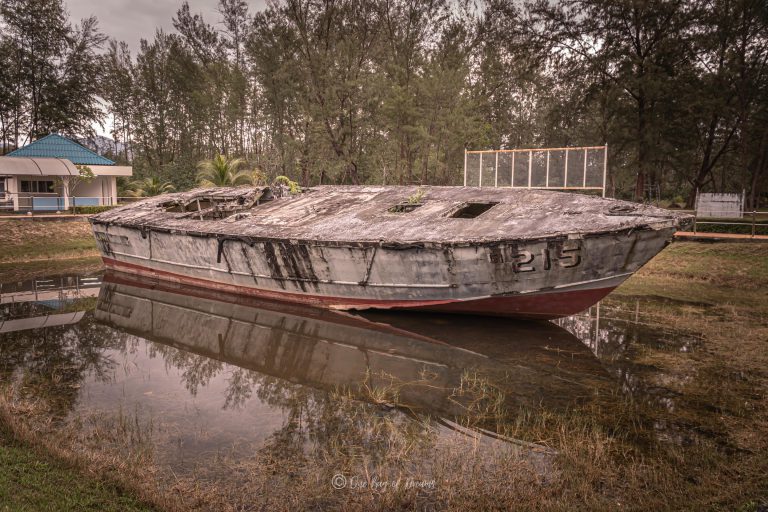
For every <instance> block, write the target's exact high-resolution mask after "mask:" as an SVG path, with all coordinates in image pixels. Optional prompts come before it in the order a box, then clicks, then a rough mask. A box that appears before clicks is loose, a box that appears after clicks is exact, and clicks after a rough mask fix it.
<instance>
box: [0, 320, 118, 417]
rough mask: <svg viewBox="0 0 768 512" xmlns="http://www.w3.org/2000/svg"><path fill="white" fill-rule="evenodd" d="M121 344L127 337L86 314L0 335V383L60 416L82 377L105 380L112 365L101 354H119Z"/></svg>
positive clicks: (71, 402) (72, 402) (68, 406)
mask: <svg viewBox="0 0 768 512" xmlns="http://www.w3.org/2000/svg"><path fill="white" fill-rule="evenodd" d="M126 342H127V335H125V334H123V333H120V332H117V331H115V330H113V329H111V328H110V327H107V326H105V325H102V324H99V323H96V322H95V321H94V319H93V316H92V315H91V314H90V312H89V313H86V314H85V315H84V316H83V318H82V319H81V320H80V321H79V322H78V323H76V324H71V325H62V326H54V327H45V328H39V329H30V330H25V331H17V332H12V333H5V334H0V376H2V379H1V380H2V381H4V382H9V383H14V384H15V385H16V386H17V390H18V392H19V393H20V395H21V396H22V397H27V398H38V399H41V400H42V401H43V403H45V404H47V406H48V407H49V408H50V409H51V410H52V411H53V412H54V413H55V414H56V416H60V417H63V416H65V415H66V414H67V413H69V412H70V411H71V410H72V409H73V408H74V405H75V402H76V401H77V397H78V393H79V388H80V386H81V385H82V383H83V382H84V381H85V380H86V378H87V377H89V376H92V378H93V379H94V380H97V381H102V382H106V381H109V380H110V379H111V371H112V370H113V369H114V368H115V366H116V363H115V361H114V360H113V359H112V358H111V357H110V356H109V355H107V354H106V353H105V352H106V351H108V350H118V351H122V352H125V350H126Z"/></svg>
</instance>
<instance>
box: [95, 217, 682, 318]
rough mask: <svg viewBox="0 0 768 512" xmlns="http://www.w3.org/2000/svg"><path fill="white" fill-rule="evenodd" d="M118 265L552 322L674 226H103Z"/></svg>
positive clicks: (212, 282)
mask: <svg viewBox="0 0 768 512" xmlns="http://www.w3.org/2000/svg"><path fill="white" fill-rule="evenodd" d="M93 227H94V232H95V235H96V239H97V242H98V245H99V248H100V250H101V252H102V257H103V260H104V263H105V265H106V266H107V267H109V268H113V269H115V270H117V271H121V272H128V273H132V274H138V275H142V276H145V277H150V278H155V279H162V280H165V281H172V282H177V283H183V284H185V285H191V286H198V287H203V288H208V289H215V290H220V291H225V292H231V293H238V294H244V295H250V296H255V297H262V298H266V299H271V300H282V301H290V302H297V303H303V304H309V305H315V306H322V307H327V308H332V309H338V310H354V309H369V308H377V309H414V310H430V311H441V312H450V313H460V314H475V315H489V316H505V317H524V318H542V319H551V318H558V317H562V316H567V315H571V314H574V313H578V312H579V311H582V310H584V309H586V308H587V307H589V306H591V305H592V304H594V303H595V302H597V301H599V300H600V299H602V298H603V297H604V296H606V295H607V294H608V293H610V292H611V290H613V289H614V288H616V287H617V286H618V285H620V284H621V283H622V282H623V281H624V280H626V279H627V278H628V277H629V276H630V275H631V274H632V273H634V272H635V271H637V270H638V269H639V268H640V267H641V266H642V265H644V264H645V263H646V262H647V261H649V260H650V259H651V258H652V257H653V256H655V255H656V254H657V253H658V252H659V251H660V250H662V249H663V248H664V246H665V245H666V244H668V243H669V241H670V240H671V238H672V235H673V233H674V228H669V227H665V228H662V229H655V230H654V229H627V230H625V231H621V232H614V233H603V234H591V235H585V236H581V235H580V236H570V237H568V236H561V237H555V238H550V239H543V240H520V241H516V240H512V241H498V242H492V243H475V244H471V243H468V244H454V245H448V244H412V245H400V246H392V245H387V244H375V243H367V244H362V243H359V244H352V243H348V244H340V243H335V242H333V243H332V242H326V243H323V242H317V241H312V242H306V241H289V240H277V239H276V240H264V239H260V240H249V239H247V238H237V239H233V238H222V237H220V236H219V237H217V236H214V235H206V234H205V233H179V232H170V231H159V230H140V229H136V228H131V227H125V226H119V225H107V224H99V223H96V222H95V223H94V224H93Z"/></svg>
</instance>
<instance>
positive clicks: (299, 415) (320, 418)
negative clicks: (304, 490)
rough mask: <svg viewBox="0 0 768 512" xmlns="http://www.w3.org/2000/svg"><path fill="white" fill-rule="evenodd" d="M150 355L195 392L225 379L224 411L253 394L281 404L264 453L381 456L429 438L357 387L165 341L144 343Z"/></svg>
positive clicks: (425, 431)
mask: <svg viewBox="0 0 768 512" xmlns="http://www.w3.org/2000/svg"><path fill="white" fill-rule="evenodd" d="M149 345H150V350H149V353H150V355H151V356H152V357H156V356H160V357H162V358H163V359H164V361H165V365H166V368H167V369H171V368H174V369H176V370H177V371H179V373H180V375H181V380H182V382H183V384H184V386H185V388H186V389H187V390H188V391H189V392H190V393H191V394H193V395H194V394H195V393H197V391H198V390H199V389H200V387H201V386H206V385H208V384H210V382H211V381H212V380H213V379H215V378H217V377H219V376H222V377H223V378H225V379H226V389H225V392H224V404H223V408H225V409H239V408H243V407H244V406H245V404H246V402H247V401H248V400H250V399H251V398H252V397H253V396H254V395H255V397H256V398H258V399H259V400H260V401H261V402H262V403H265V404H267V405H270V406H272V407H276V408H280V409H281V410H282V411H283V412H284V413H285V416H286V419H285V421H284V423H283V425H282V427H281V428H280V429H278V430H276V431H275V432H274V433H273V434H272V435H271V436H270V438H269V440H268V441H267V443H266V444H265V446H264V447H263V448H262V450H263V451H265V452H270V451H272V450H275V451H276V453H277V452H279V453H281V454H282V455H281V456H282V457H284V456H285V454H286V453H295V454H303V453H304V452H305V450H306V449H307V448H308V447H311V448H312V450H314V451H316V452H317V451H319V452H322V453H324V454H325V455H327V456H334V457H338V456H342V455H345V456H352V455H355V456H361V455H362V454H363V453H365V455H366V458H367V460H370V461H372V462H375V461H377V460H384V458H386V457H387V455H388V454H389V453H390V452H391V451H392V450H393V448H395V447H397V449H399V450H401V451H404V450H407V449H409V448H408V447H415V446H416V445H417V444H418V443H416V441H417V440H419V441H420V444H422V445H423V444H424V441H426V440H428V439H430V438H431V437H432V430H431V429H430V428H428V427H425V423H422V422H418V421H413V420H412V419H410V418H409V417H408V416H407V415H406V414H404V413H402V412H401V411H399V410H397V409H393V408H392V407H391V406H382V405H376V404H371V403H367V402H365V401H360V400H357V399H355V398H364V397H361V396H359V390H357V391H355V392H354V395H353V391H352V390H345V389H338V390H331V391H329V390H321V389H315V388H312V387H310V386H306V385H302V384H297V383H294V382H291V381H289V380H285V379H281V378H278V377H274V376H270V375H266V374H262V373H259V372H256V371H252V370H248V369H244V368H240V367H237V366H233V365H229V364H225V363H222V362H220V361H216V360H213V359H211V358H208V357H206V356H202V355H197V354H193V353H190V352H186V351H184V350H181V349H177V348H175V347H171V346H169V345H164V344H161V343H155V342H149Z"/></svg>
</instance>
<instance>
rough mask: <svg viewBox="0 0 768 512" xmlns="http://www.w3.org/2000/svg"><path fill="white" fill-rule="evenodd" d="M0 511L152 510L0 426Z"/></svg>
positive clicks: (140, 511)
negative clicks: (19, 438)
mask: <svg viewBox="0 0 768 512" xmlns="http://www.w3.org/2000/svg"><path fill="white" fill-rule="evenodd" d="M0 510H3V511H5V510H8V511H11V510H12V511H14V512H15V511H41V510H56V511H62V512H65V511H78V512H79V511H82V510H93V511H97V510H98V511H105V512H110V511H121V512H122V511H125V512H148V511H151V510H155V509H154V508H152V507H150V506H149V505H147V504H144V503H142V502H140V501H139V500H137V499H136V498H134V497H133V496H131V495H129V494H127V493H126V492H124V491H123V490H122V489H120V488H119V487H118V486H116V485H115V484H114V483H111V482H108V481H105V480H102V479H99V478H97V477H94V475H86V474H85V473H84V471H83V470H82V469H81V468H78V467H76V466H73V465H71V464H68V463H66V462H64V461H62V460H61V459H58V458H55V457H53V456H51V454H50V453H48V452H46V451H44V450H41V449H40V448H36V447H34V446H31V445H29V444H25V443H24V442H21V441H20V440H18V439H16V438H15V436H14V435H13V433H11V431H10V430H9V429H8V426H7V425H6V424H4V423H0Z"/></svg>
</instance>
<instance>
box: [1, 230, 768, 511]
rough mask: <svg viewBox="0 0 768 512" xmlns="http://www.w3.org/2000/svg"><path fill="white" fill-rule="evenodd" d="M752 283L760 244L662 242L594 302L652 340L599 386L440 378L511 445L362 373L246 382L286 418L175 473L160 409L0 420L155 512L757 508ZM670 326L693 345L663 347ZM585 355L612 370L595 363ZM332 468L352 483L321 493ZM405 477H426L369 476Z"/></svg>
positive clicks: (759, 353)
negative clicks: (547, 402) (536, 387)
mask: <svg viewBox="0 0 768 512" xmlns="http://www.w3.org/2000/svg"><path fill="white" fill-rule="evenodd" d="M767 294H768V244H699V243H688V242H686V243H675V244H673V245H671V246H670V247H668V248H667V249H666V250H665V251H664V252H662V253H661V254H660V255H659V256H657V257H656V258H655V259H654V260H653V261H651V262H650V263H649V264H648V265H646V266H645V267H644V268H643V269H642V270H641V271H640V272H638V273H637V274H636V275H635V276H633V277H632V278H631V279H629V280H628V281H627V282H626V283H625V284H624V285H623V286H621V287H620V288H619V289H618V290H616V292H615V293H614V294H612V295H611V297H609V299H608V300H606V301H605V302H604V305H603V307H604V311H606V313H605V317H610V316H619V317H627V318H629V317H632V318H635V315H637V316H638V317H639V324H638V325H646V324H647V325H649V326H651V327H650V329H656V330H654V331H649V332H648V333H646V334H645V335H644V336H643V337H642V338H643V339H650V340H651V341H653V342H654V343H647V344H643V343H639V342H637V341H634V342H631V343H630V342H628V341H627V346H626V354H625V356H623V357H626V358H627V359H629V361H630V362H631V365H630V366H627V367H624V366H619V370H618V371H617V374H618V375H619V376H616V379H615V380H616V381H619V380H620V378H621V379H623V380H621V381H620V382H617V386H616V389H610V390H605V389H600V390H596V391H595V396H594V397H589V399H588V400H585V402H584V403H579V404H575V405H573V406H571V407H569V408H568V409H566V410H554V409H548V408H546V407H536V406H529V407H512V406H510V405H509V403H508V402H507V401H506V398H507V397H506V395H505V394H506V393H509V392H510V391H509V390H506V389H504V387H502V386H499V385H497V384H498V383H494V382H490V381H488V380H485V379H484V378H483V376H481V375H474V374H469V373H468V374H467V375H466V376H465V378H464V379H463V380H462V382H461V384H460V386H459V387H458V388H456V389H455V390H453V393H454V397H455V398H456V399H459V398H460V400H461V403H463V404H466V405H467V409H468V411H469V413H468V414H467V417H466V418H463V419H461V420H457V421H459V423H460V425H461V426H462V427H467V428H486V429H492V430H494V431H496V432H497V433H498V434H500V435H501V436H505V437H509V438H513V439H516V440H519V441H520V442H518V443H516V444H512V443H504V442H501V441H495V440H489V439H488V438H481V437H472V436H467V435H464V434H460V433H454V432H448V433H445V432H442V433H441V434H440V435H437V430H438V429H437V428H436V427H435V425H434V423H431V422H430V421H429V419H428V418H423V417H416V419H417V421H403V419H402V416H401V415H399V414H395V412H396V410H397V408H394V409H393V406H396V405H397V404H398V391H399V389H401V387H402V386H403V385H406V384H408V385H410V384H411V383H399V382H396V381H394V380H393V381H392V382H391V384H390V385H389V386H386V387H384V388H382V387H378V388H376V387H373V386H365V385H364V386H363V390H364V393H367V394H368V395H369V396H367V400H365V401H360V400H359V398H360V397H359V396H358V395H355V394H354V393H350V392H347V391H345V390H339V391H338V392H337V393H333V394H331V395H325V394H322V393H320V392H315V391H312V390H311V389H306V388H302V387H299V386H293V387H291V386H290V385H285V384H283V385H278V383H276V382H271V381H267V382H264V381H257V382H258V392H259V393H265V394H268V393H269V392H270V390H271V392H273V393H275V396H277V397H278V398H279V400H280V401H281V403H285V404H292V405H290V407H287V408H286V412H285V415H286V423H285V427H284V428H282V429H280V430H279V431H277V432H276V433H275V434H273V435H272V436H271V437H270V438H269V439H268V440H267V441H266V442H263V443H259V444H257V445H255V446H254V447H253V449H252V450H242V449H239V450H238V453H226V452H222V453H217V454H216V455H215V456H212V459H211V461H210V463H206V464H200V465H199V466H194V467H188V468H183V471H181V470H179V468H175V469H176V471H178V472H179V473H178V474H176V473H173V472H172V471H171V472H169V471H168V470H167V469H165V468H164V467H163V466H162V464H160V463H159V462H158V460H156V459H155V458H154V457H153V454H154V453H156V452H157V451H158V447H162V446H164V445H163V443H165V442H167V439H164V438H163V435H164V434H163V432H164V428H165V427H164V426H163V425H162V418H157V419H156V422H150V423H149V424H150V426H151V427H147V426H146V425H147V423H146V422H142V421H141V420H140V419H139V418H138V417H136V418H132V417H130V418H129V417H125V416H123V415H122V414H121V415H119V416H118V417H117V418H114V417H86V418H80V417H78V418H76V419H75V420H73V421H72V422H70V423H69V424H68V425H67V426H65V427H62V425H60V424H54V423H52V422H51V421H50V419H49V415H48V413H47V412H46V411H45V409H44V407H43V406H42V404H41V403H40V402H42V401H38V402H37V403H30V402H27V401H24V400H21V399H19V398H17V397H18V395H17V394H14V393H13V389H10V390H9V392H7V393H4V394H0V425H5V428H6V430H12V431H13V433H14V434H13V435H14V436H15V437H16V438H17V439H21V440H23V443H24V444H23V446H27V447H29V446H31V447H34V450H35V451H33V452H27V454H29V453H33V454H34V457H31V459H29V460H30V461H32V460H42V461H44V463H45V464H51V463H54V465H56V467H63V468H65V469H67V468H70V469H72V468H73V469H72V470H73V471H76V472H77V471H81V473H80V474H81V475H86V476H85V477H83V483H84V484H88V485H96V486H97V487H98V486H102V485H106V484H103V482H104V480H98V479H97V481H96V483H94V482H93V481H91V479H92V478H94V476H93V475H94V474H96V475H107V476H108V477H109V479H111V481H113V482H118V484H115V485H116V488H117V489H126V492H128V493H130V495H133V496H137V497H138V498H139V499H142V500H145V501H146V502H147V503H151V504H153V505H154V506H157V507H158V508H162V509H168V510H175V509H179V510H181V509H184V510H210V509H215V510H249V509H264V510H292V511H293V510H324V509H339V510H410V509H417V510H423V509H427V510H508V509H515V510H516V509H521V510H574V509H575V510H613V509H616V510H618V509H621V510H699V509H704V510H744V511H747V510H749V511H752V510H755V511H756V510H765V507H766V505H767V504H768V300H767V299H768V295H767ZM603 321H604V322H605V321H608V320H606V319H604V320H603ZM677 336H684V337H691V338H692V339H696V340H698V344H697V345H696V346H695V348H694V349H693V350H690V351H681V350H677V349H676V348H675V347H676V345H675V344H674V343H673V342H674V339H675V337H677ZM629 337H630V336H629V335H627V338H629ZM667 338H670V339H667ZM601 363H602V364H604V365H605V367H606V368H607V369H608V371H610V370H611V364H613V361H612V359H611V358H606V359H604V360H601ZM254 378H255V377H254ZM261 378H262V379H263V377H261ZM425 379H427V376H425ZM379 380H382V379H379ZM434 384H435V385H437V383H434ZM425 385H431V383H430V382H429V381H428V380H427V381H426V382H425ZM629 388H632V389H629ZM512 392H514V390H512ZM28 396H34V395H28ZM168 430H169V431H170V430H172V429H168ZM532 444H535V445H539V446H540V447H541V449H539V448H536V447H532ZM4 447H5V445H3V448H4ZM4 449H5V448H4ZM25 449H27V450H28V449H29V448H25ZM2 453H3V455H2V458H1V459H0V460H2V461H6V460H8V461H11V462H9V463H8V464H5V463H3V467H0V474H5V473H7V472H8V468H7V467H6V466H10V464H11V463H12V461H15V460H16V459H15V458H14V457H19V456H18V455H15V454H11V455H6V452H2ZM35 457H37V459H35ZM46 457H51V458H46ZM51 461H53V462H51ZM57 461H58V462H57ZM14 464H15V463H14ZM32 467H33V468H37V469H39V470H40V471H38V473H39V474H33V475H31V476H30V477H29V478H30V479H31V480H30V481H34V482H38V481H40V482H41V483H40V484H39V486H38V485H37V484H36V485H35V486H34V487H36V488H37V487H39V488H40V489H41V491H40V492H43V491H44V490H45V489H46V487H50V488H51V489H53V488H56V487H59V484H58V483H57V484H55V485H54V484H50V485H49V484H46V483H45V481H44V479H45V478H46V475H47V471H48V470H47V467H45V468H44V467H37V466H32ZM83 470H87V471H83ZM337 473H342V474H344V475H346V476H347V477H351V476H353V475H354V476H357V477H359V478H361V479H363V480H364V481H366V482H367V483H368V484H369V485H368V487H367V488H365V489H358V490H352V489H349V488H347V489H342V490H336V489H334V488H333V487H332V486H331V485H330V481H331V478H332V477H333V476H334V475H335V474H337ZM0 478H4V477H0ZM408 478H412V479H414V480H427V481H431V480H434V482H435V484H434V487H433V488H427V489H418V488H410V489H409V488H402V487H401V488H398V489H396V490H394V491H393V490H391V489H389V490H382V489H375V488H372V487H371V485H370V484H371V483H372V482H374V481H375V480H376V479H378V480H379V481H381V480H387V481H397V480H398V479H402V480H407V479H408ZM0 485H1V484H0ZM60 485H61V486H66V485H68V484H67V483H66V481H64V480H62V481H61V484H60ZM0 496H2V494H0ZM16 506H17V505H16V504H14V505H13V507H12V508H16ZM53 508H55V507H53Z"/></svg>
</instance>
